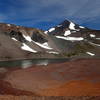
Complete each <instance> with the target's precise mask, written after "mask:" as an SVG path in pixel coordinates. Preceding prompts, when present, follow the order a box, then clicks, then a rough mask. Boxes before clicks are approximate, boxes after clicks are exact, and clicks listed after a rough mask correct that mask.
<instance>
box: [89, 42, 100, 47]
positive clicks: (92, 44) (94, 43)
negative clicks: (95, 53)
mask: <svg viewBox="0 0 100 100" xmlns="http://www.w3.org/2000/svg"><path fill="white" fill-rule="evenodd" d="M89 43H90V44H92V45H95V46H100V44H95V43H92V42H89Z"/></svg>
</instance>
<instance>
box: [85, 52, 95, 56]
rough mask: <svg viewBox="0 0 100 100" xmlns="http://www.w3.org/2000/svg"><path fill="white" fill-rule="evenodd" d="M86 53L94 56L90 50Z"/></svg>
mask: <svg viewBox="0 0 100 100" xmlns="http://www.w3.org/2000/svg"><path fill="white" fill-rule="evenodd" d="M86 53H87V54H89V55H91V56H94V55H95V54H93V53H91V52H86Z"/></svg>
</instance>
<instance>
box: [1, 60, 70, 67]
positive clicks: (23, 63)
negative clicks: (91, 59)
mask: <svg viewBox="0 0 100 100" xmlns="http://www.w3.org/2000/svg"><path fill="white" fill-rule="evenodd" d="M68 60H69V59H32V60H19V61H18V60H17V61H0V68H1V67H19V68H29V67H31V66H33V65H45V66H47V65H48V64H52V63H62V62H66V61H68Z"/></svg>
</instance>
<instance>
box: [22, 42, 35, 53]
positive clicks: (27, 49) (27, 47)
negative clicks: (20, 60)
mask: <svg viewBox="0 0 100 100" xmlns="http://www.w3.org/2000/svg"><path fill="white" fill-rule="evenodd" d="M21 49H23V50H26V51H30V52H34V53H36V52H37V51H35V50H33V49H32V48H30V47H29V46H28V45H26V44H25V43H23V46H22V47H21Z"/></svg>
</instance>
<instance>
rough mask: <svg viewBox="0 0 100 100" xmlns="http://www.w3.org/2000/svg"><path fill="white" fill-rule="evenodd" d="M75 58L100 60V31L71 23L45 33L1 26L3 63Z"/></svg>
mask: <svg viewBox="0 0 100 100" xmlns="http://www.w3.org/2000/svg"><path fill="white" fill-rule="evenodd" d="M73 56H77V57H84V56H85V57H89V56H90V57H100V31H99V30H98V31H97V30H92V29H88V28H86V27H83V26H80V25H78V24H75V23H73V22H71V21H68V20H65V21H63V22H62V23H60V24H59V25H57V26H55V27H53V28H50V29H49V30H48V31H45V32H44V31H42V30H39V29H34V28H27V27H22V26H16V25H13V24H4V23H1V24H0V60H5V59H30V58H41V57H42V58H59V57H60V58H61V57H73Z"/></svg>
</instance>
